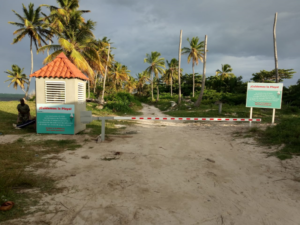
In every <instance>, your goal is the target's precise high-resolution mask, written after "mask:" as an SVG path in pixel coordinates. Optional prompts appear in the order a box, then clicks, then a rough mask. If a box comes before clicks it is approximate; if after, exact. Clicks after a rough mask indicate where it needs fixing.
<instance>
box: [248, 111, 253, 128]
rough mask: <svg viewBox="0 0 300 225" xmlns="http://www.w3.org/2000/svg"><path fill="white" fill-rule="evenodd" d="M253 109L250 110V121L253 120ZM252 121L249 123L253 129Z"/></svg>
mask: <svg viewBox="0 0 300 225" xmlns="http://www.w3.org/2000/svg"><path fill="white" fill-rule="evenodd" d="M252 113H253V107H251V108H250V119H252ZM251 125H252V121H249V127H251Z"/></svg>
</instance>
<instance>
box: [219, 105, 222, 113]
mask: <svg viewBox="0 0 300 225" xmlns="http://www.w3.org/2000/svg"><path fill="white" fill-rule="evenodd" d="M221 113H222V102H220V103H219V114H221Z"/></svg>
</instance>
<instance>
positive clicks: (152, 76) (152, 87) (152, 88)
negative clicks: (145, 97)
mask: <svg viewBox="0 0 300 225" xmlns="http://www.w3.org/2000/svg"><path fill="white" fill-rule="evenodd" d="M151 93H152V101H154V97H153V73H151Z"/></svg>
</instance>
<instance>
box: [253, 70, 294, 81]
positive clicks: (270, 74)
mask: <svg viewBox="0 0 300 225" xmlns="http://www.w3.org/2000/svg"><path fill="white" fill-rule="evenodd" d="M294 73H296V71H294V69H278V77H279V80H278V82H282V81H283V79H291V78H293V75H294ZM252 76H253V77H252V78H251V80H253V81H255V82H261V83H274V82H276V73H275V69H274V70H272V71H266V70H261V71H260V72H259V73H254V74H252Z"/></svg>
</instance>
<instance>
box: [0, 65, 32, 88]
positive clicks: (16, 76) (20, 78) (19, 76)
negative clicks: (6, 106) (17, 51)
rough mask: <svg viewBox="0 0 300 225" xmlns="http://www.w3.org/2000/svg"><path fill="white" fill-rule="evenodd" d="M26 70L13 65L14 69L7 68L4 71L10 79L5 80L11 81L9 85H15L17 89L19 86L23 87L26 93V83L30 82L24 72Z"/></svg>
mask: <svg viewBox="0 0 300 225" xmlns="http://www.w3.org/2000/svg"><path fill="white" fill-rule="evenodd" d="M23 71H24V68H23V69H21V68H20V67H19V66H17V65H15V64H14V65H12V70H7V71H4V72H5V73H7V74H8V76H7V77H8V78H9V79H8V80H6V81H5V82H7V81H10V84H9V85H8V87H10V85H12V84H13V85H14V89H17V88H18V86H19V87H20V88H21V89H22V91H24V93H26V91H25V86H24V85H25V84H28V78H27V76H26V74H24V73H23Z"/></svg>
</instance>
